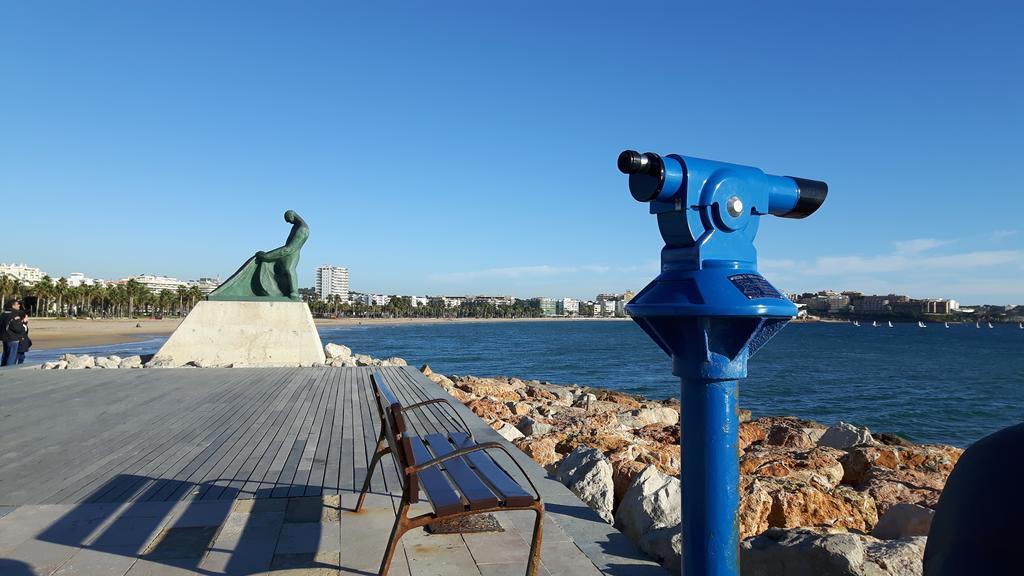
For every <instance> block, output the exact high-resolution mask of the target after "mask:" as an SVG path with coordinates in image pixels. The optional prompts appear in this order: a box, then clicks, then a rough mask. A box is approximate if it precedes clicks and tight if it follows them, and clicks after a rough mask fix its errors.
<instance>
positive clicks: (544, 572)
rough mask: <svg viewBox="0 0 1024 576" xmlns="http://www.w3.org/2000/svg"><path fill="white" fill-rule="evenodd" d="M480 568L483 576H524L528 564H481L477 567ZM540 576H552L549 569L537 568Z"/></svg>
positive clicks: (542, 566)
mask: <svg viewBox="0 0 1024 576" xmlns="http://www.w3.org/2000/svg"><path fill="white" fill-rule="evenodd" d="M477 567H478V568H480V575H481V576H523V574H525V573H526V564H521V563H518V562H517V563H515V564H480V565H479V566H477ZM537 574H538V576H550V574H551V573H550V572H548V569H547V568H545V567H544V565H543V564H542V565H541V566H538V567H537Z"/></svg>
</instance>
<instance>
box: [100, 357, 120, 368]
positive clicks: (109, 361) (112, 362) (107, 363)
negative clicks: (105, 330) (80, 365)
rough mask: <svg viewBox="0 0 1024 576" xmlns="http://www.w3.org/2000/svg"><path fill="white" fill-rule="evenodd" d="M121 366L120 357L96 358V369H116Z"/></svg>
mask: <svg viewBox="0 0 1024 576" xmlns="http://www.w3.org/2000/svg"><path fill="white" fill-rule="evenodd" d="M120 366H121V357H120V356H97V357H96V368H106V369H108V370H112V369H116V368H119V367H120Z"/></svg>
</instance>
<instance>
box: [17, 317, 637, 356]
mask: <svg viewBox="0 0 1024 576" xmlns="http://www.w3.org/2000/svg"><path fill="white" fill-rule="evenodd" d="M181 320H182V319H181V318H165V319H162V320H153V319H150V318H139V319H136V320H127V319H123V318H122V319H77V320H76V319H71V318H32V319H31V320H30V321H29V330H30V336H31V338H32V348H33V349H34V350H47V349H54V348H87V347H91V346H110V345H114V344H126V343H129V342H141V341H143V340H149V339H150V338H154V337H159V336H166V335H169V334H170V333H172V332H174V330H175V329H176V328H177V327H178V325H179V324H181ZM597 320H605V321H607V320H629V319H628V318H338V319H331V318H319V319H316V320H315V322H316V325H317V327H318V328H334V327H347V326H400V325H411V324H478V323H488V322H492V323H493V322H590V321H597Z"/></svg>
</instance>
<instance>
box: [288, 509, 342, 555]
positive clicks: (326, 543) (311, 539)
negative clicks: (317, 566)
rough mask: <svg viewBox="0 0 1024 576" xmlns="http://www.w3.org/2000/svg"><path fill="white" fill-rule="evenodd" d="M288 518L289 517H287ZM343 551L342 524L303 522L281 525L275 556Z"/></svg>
mask: <svg viewBox="0 0 1024 576" xmlns="http://www.w3.org/2000/svg"><path fill="white" fill-rule="evenodd" d="M286 518H287V516H286ZM340 550H341V524H340V523H338V522H324V523H321V522H302V523H288V522H285V523H284V524H282V525H281V535H280V536H279V537H278V539H277V549H276V550H275V551H274V553H275V554H295V553H304V552H313V553H315V552H338V551H340Z"/></svg>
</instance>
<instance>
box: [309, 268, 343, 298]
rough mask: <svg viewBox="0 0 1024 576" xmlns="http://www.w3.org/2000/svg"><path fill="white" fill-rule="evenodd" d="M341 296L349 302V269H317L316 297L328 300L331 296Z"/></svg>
mask: <svg viewBox="0 0 1024 576" xmlns="http://www.w3.org/2000/svg"><path fill="white" fill-rule="evenodd" d="M335 295H336V296H341V299H342V300H343V301H347V300H348V268H342V267H340V266H329V265H326V264H325V265H323V266H319V267H317V269H316V297H317V298H319V299H320V300H326V299H327V298H328V297H329V296H335Z"/></svg>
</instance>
